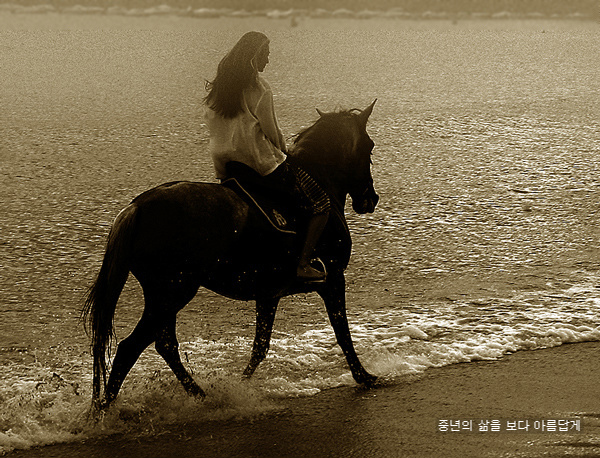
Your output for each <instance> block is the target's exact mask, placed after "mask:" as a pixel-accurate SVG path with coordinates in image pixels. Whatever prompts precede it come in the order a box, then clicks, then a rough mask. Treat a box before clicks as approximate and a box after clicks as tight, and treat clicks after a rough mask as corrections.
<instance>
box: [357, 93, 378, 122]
mask: <svg viewBox="0 0 600 458" xmlns="http://www.w3.org/2000/svg"><path fill="white" fill-rule="evenodd" d="M375 102H377V99H375V100H373V103H372V104H371V105H369V106H368V107H367V108H365V109H364V110H363V111H361V112H360V114H359V115H358V117H359V118H360V120H361V121H362V123H363V124H364V125H365V126H366V125H367V121H368V120H369V116H371V113H373V107H374V106H375Z"/></svg>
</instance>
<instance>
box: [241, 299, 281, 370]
mask: <svg viewBox="0 0 600 458" xmlns="http://www.w3.org/2000/svg"><path fill="white" fill-rule="evenodd" d="M277 304H279V298H269V299H258V300H257V301H256V335H255V337H254V345H253V346H252V356H251V357H250V362H249V363H248V367H246V370H245V371H244V377H246V378H249V377H251V376H252V374H254V371H255V370H256V368H257V367H258V365H259V364H260V363H261V361H262V360H263V359H265V357H266V356H267V352H268V351H269V345H270V343H271V332H272V331H273V322H274V321H275V312H276V311H277Z"/></svg>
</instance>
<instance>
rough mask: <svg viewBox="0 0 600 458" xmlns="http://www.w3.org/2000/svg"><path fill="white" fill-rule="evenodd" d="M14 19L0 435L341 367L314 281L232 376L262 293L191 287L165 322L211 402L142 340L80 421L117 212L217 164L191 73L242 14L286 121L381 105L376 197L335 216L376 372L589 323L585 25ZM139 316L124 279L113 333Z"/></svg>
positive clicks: (163, 419)
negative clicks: (267, 50) (88, 309)
mask: <svg viewBox="0 0 600 458" xmlns="http://www.w3.org/2000/svg"><path fill="white" fill-rule="evenodd" d="M7 21H8V19H6V15H3V13H0V24H4V25H5V27H4V29H5V31H3V32H0V35H1V40H0V42H1V45H0V78H1V79H2V81H3V84H2V85H1V86H0V105H1V106H2V107H3V109H2V111H1V112H0V138H2V143H0V159H1V164H2V166H1V168H0V176H1V177H2V179H1V180H0V199H1V202H0V203H1V205H2V209H3V210H2V212H0V252H1V254H0V259H1V260H2V261H1V264H0V269H1V275H0V294H1V296H0V361H2V368H1V369H0V370H1V371H2V372H1V377H0V401H1V403H0V451H8V450H12V449H14V448H23V447H29V446H32V445H40V444H46V443H52V442H56V441H64V440H71V439H73V438H84V437H91V436H96V435H98V434H105V433H111V432H130V433H133V434H140V435H143V434H145V433H148V431H150V430H152V431H154V428H158V429H159V430H160V428H161V425H167V424H170V423H172V422H179V421H186V419H188V418H194V419H198V418H200V419H202V418H205V419H217V420H218V419H225V418H230V417H232V416H252V415H256V414H259V413H261V412H264V411H269V410H270V409H274V408H276V407H275V404H274V401H275V400H277V399H281V398H287V397H291V396H297V395H308V396H310V395H313V394H314V393H317V392H319V391H320V390H323V389H325V388H329V387H334V386H340V385H352V384H353V381H352V379H351V376H350V375H349V372H348V370H347V367H346V364H345V361H344V360H343V357H342V355H341V352H340V351H339V349H338V347H337V345H336V344H335V339H334V336H333V331H332V329H331V327H330V325H329V324H328V322H327V317H326V313H325V310H324V308H323V305H322V304H321V303H320V301H319V300H318V298H317V296H315V295H306V296H298V297H294V298H287V299H285V300H283V301H282V302H281V306H280V310H279V312H278V317H277V321H276V323H275V333H274V338H273V343H272V346H271V351H270V354H269V357H268V358H267V360H266V361H265V362H264V363H263V364H262V365H261V367H260V369H259V370H258V371H257V374H256V377H255V378H254V380H253V381H252V382H250V383H241V382H240V377H239V374H240V373H241V371H242V370H243V368H244V367H245V364H246V363H247V358H248V357H249V352H250V346H251V341H252V338H253V332H254V329H253V320H254V311H253V304H252V303H243V302H235V301H230V300H226V299H223V298H221V297H220V296H217V295H215V294H214V293H211V292H209V291H201V292H200V293H199V294H198V296H197V297H196V298H195V299H194V301H193V302H192V303H191V304H190V305H188V307H187V308H186V309H185V310H184V311H182V312H181V313H180V318H179V328H178V333H179V340H180V342H181V350H182V352H183V354H184V360H185V361H186V364H187V365H188V367H189V368H190V369H191V370H193V372H194V375H195V377H196V379H197V380H198V382H199V383H200V384H201V385H202V386H203V387H204V388H206V391H207V392H208V400H207V401H206V402H205V403H203V404H202V403H198V402H196V401H194V400H191V399H188V398H187V397H186V396H185V394H184V393H183V390H182V389H181V388H180V386H179V385H178V384H177V383H176V382H175V381H174V377H173V376H172V374H171V373H170V371H169V370H168V369H167V368H166V366H165V365H164V363H163V362H162V360H160V358H159V357H158V356H157V355H156V354H155V352H154V350H148V351H147V352H146V353H145V354H144V355H143V357H142V359H141V360H140V362H138V364H137V365H136V367H135V368H134V370H133V372H132V373H131V375H130V376H129V377H128V379H127V380H126V382H125V386H124V389H123V391H122V393H121V396H120V398H119V401H118V403H117V406H116V407H115V409H114V411H113V412H111V413H109V415H108V417H107V418H106V419H105V421H104V423H103V424H102V427H101V428H91V427H90V426H87V424H86V422H85V414H86V410H87V407H88V405H89V398H90V378H91V364H90V356H89V354H88V347H87V338H86V336H85V334H84V332H83V330H82V327H81V325H80V323H79V322H78V317H79V310H80V308H81V305H82V298H83V295H84V294H85V291H86V289H87V288H88V287H89V285H90V282H91V281H92V280H93V278H94V275H95V274H96V272H97V270H98V268H99V264H100V262H101V259H102V256H103V248H104V246H103V245H104V240H105V237H106V235H107V232H108V229H109V227H110V224H111V222H112V220H113V218H114V217H115V216H116V214H117V213H118V212H119V210H120V209H121V208H122V207H123V206H125V205H126V204H127V203H128V202H129V201H130V200H131V199H132V198H133V197H135V196H136V195H137V194H139V193H141V192H142V191H144V190H146V189H148V188H149V187H152V186H154V185H156V184H159V183H161V182H166V181H171V180H180V179H193V180H209V181H212V180H213V176H212V175H213V173H212V166H211V164H210V159H209V158H208V157H207V154H206V143H207V135H206V129H205V127H204V126H203V125H202V119H201V116H200V107H201V97H202V96H203V94H204V90H203V82H204V79H207V78H212V76H213V72H214V69H215V66H216V64H217V62H218V60H219V58H220V57H221V56H222V55H223V54H224V52H226V50H227V49H228V48H229V47H230V46H231V45H232V44H233V43H234V42H235V41H236V40H237V38H238V37H239V35H240V34H241V33H242V31H243V30H246V29H248V28H259V29H266V30H267V31H268V34H269V36H270V38H271V40H272V46H271V48H272V54H271V64H270V65H269V67H268V68H267V71H266V73H265V77H266V78H267V79H269V81H270V82H271V85H272V87H273V89H274V91H275V98H276V99H275V103H276V107H277V110H278V114H279V118H280V123H281V125H282V128H283V130H284V132H285V133H286V134H288V135H289V136H291V135H292V134H293V133H295V132H297V131H299V130H300V129H301V128H302V127H303V126H306V125H309V124H310V123H312V121H314V119H315V117H316V112H315V111H314V108H315V107H319V108H320V109H322V110H332V109H336V108H339V107H346V108H350V107H359V108H364V107H365V106H367V105H368V104H369V103H370V102H371V101H372V100H373V99H374V98H378V102H377V105H376V108H375V111H374V113H373V116H372V117H371V120H370V125H369V132H370V134H371V137H372V138H373V140H374V141H375V143H376V149H375V152H374V158H373V160H374V167H373V174H374V178H375V185H376V189H377V191H378V192H379V194H380V197H381V200H380V204H379V206H378V208H377V210H376V212H375V213H374V214H373V215H372V216H360V215H355V214H353V213H352V212H351V209H350V208H348V209H347V215H348V221H349V224H350V227H351V231H352V235H353V240H354V248H353V258H352V261H351V264H350V266H349V268H348V272H347V281H348V288H347V291H348V296H347V297H348V313H349V319H350V322H351V328H352V332H353V336H354V340H355V342H356V346H357V350H358V352H359V355H360V356H361V359H362V361H363V362H364V364H365V366H366V367H367V369H369V370H370V371H372V372H373V373H375V374H378V375H380V376H382V377H383V378H384V379H387V380H391V381H392V382H393V381H394V380H396V379H399V378H402V377H404V376H406V375H407V374H414V373H419V372H422V371H423V370H426V369H427V368H428V367H432V366H441V365H446V364H452V363H456V362H466V361H472V360H479V359H493V358H498V357H500V356H501V355H503V354H505V353H506V352H512V351H517V350H529V349H535V348H540V347H548V346H555V345H560V344H561V343H564V342H577V341H584V340H600V327H599V326H600V320H599V319H598V309H599V308H600V282H599V280H600V278H599V277H600V274H599V271H598V255H599V249H598V238H599V237H598V236H599V235H600V234H599V231H600V229H598V227H599V226H598V224H597V223H598V214H597V212H598V202H599V201H600V181H599V180H600V179H599V178H598V177H599V173H598V172H599V168H600V165H599V159H598V158H599V157H600V156H599V153H600V135H599V132H600V122H599V121H598V119H599V118H598V113H599V112H600V95H599V93H598V89H597V81H598V80H599V76H600V75H599V73H600V70H599V69H600V65H599V64H600V62H599V59H600V57H599V56H600V53H599V52H598V51H600V50H599V47H600V45H599V44H600V36H599V33H598V27H597V24H592V23H568V22H560V21H556V22H536V21H532V22H529V23H513V22H500V23H499V22H474V23H469V24H459V25H453V24H451V23H450V22H448V23H445V22H427V23H418V22H415V23H413V22H397V23H392V22H376V21H374V22H372V23H369V22H368V21H367V22H364V21H361V22H333V21H329V22H323V21H319V22H318V24H317V23H313V22H309V21H307V22H305V23H303V24H301V26H300V27H298V28H295V29H289V28H287V23H283V22H269V21H266V22H265V21H263V22H261V21H259V20H256V19H253V20H248V22H243V21H238V22H228V27H225V28H223V27H222V25H223V22H219V21H214V22H210V21H191V20H187V19H181V18H122V17H118V18H110V17H104V16H102V17H77V19H74V21H75V24H76V25H77V26H73V25H72V23H70V22H67V21H65V18H64V17H63V16H60V15H55V16H54V15H46V16H35V17H34V16H31V17H29V19H27V18H23V17H19V19H18V21H20V22H22V23H23V24H25V25H24V26H23V24H21V23H20V22H18V23H17V25H19V27H16V26H15V23H14V22H10V23H9V22H7ZM27 21H29V22H27ZM128 21H129V22H128ZM144 21H146V22H144ZM6 24H11V26H10V27H9V26H6ZM67 24H68V26H67ZM357 24H359V25H357ZM369 24H370V25H369ZM358 28H360V30H357V29H358ZM7 29H21V30H12V31H8V30H7ZM307 29H310V32H307ZM140 313H141V294H140V290H139V288H138V286H137V284H136V283H135V281H133V280H132V281H130V283H129V284H128V285H127V287H126V290H125V292H124V293H123V296H122V299H121V302H120V304H119V308H118V311H117V318H116V319H117V323H116V324H117V334H118V336H119V338H124V337H125V336H126V335H127V333H128V332H129V330H130V329H131V328H132V326H133V325H135V323H136V320H137V319H138V317H139V314H140Z"/></svg>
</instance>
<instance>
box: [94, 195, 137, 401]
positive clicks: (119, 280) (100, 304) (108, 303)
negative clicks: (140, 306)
mask: <svg viewBox="0 0 600 458" xmlns="http://www.w3.org/2000/svg"><path fill="white" fill-rule="evenodd" d="M135 215H136V206H135V205H133V204H132V205H129V206H128V207H126V208H125V209H124V210H123V211H122V212H121V213H119V215H118V216H117V218H116V219H115V222H114V223H113V226H112V228H111V230H110V233H109V235H108V241H107V244H106V253H105V254H104V260H103V261H102V267H101V268H100V272H99V273H98V277H97V278H96V281H95V282H94V284H93V285H92V287H91V288H90V290H89V291H88V294H87V299H86V301H85V306H84V308H83V311H82V320H83V323H84V326H85V329H86V332H87V333H88V334H91V340H92V343H91V348H92V355H93V361H94V362H93V392H92V393H93V394H92V400H93V402H94V403H98V402H99V401H100V393H101V391H100V388H101V380H102V387H103V388H104V389H106V372H107V362H106V360H107V357H110V344H111V341H112V339H113V337H114V329H113V325H114V315H115V309H116V308H117V301H118V300H119V296H120V295H121V291H122V290H123V287H124V286H125V282H126V281H127V277H128V275H129V252H130V249H131V238H132V232H133V229H134V226H135Z"/></svg>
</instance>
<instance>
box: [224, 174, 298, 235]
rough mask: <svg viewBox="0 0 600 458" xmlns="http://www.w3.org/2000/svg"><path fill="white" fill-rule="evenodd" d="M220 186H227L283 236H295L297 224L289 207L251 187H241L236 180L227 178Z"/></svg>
mask: <svg viewBox="0 0 600 458" xmlns="http://www.w3.org/2000/svg"><path fill="white" fill-rule="evenodd" d="M221 185H223V186H227V187H228V188H229V189H231V190H233V191H235V192H236V193H237V195H238V196H240V197H241V198H242V199H244V201H246V202H247V203H248V204H250V205H254V206H255V207H256V208H257V209H258V210H259V211H260V212H261V213H262V214H263V215H264V217H265V218H266V220H267V221H268V222H269V223H270V224H271V226H273V228H274V229H276V230H277V231H279V232H283V233H285V234H290V235H296V232H297V228H296V225H297V222H296V218H295V216H294V214H293V211H292V210H290V208H289V206H286V205H284V204H282V203H281V201H277V200H276V199H274V198H272V197H269V196H268V195H267V194H266V193H264V192H260V191H259V190H256V189H252V190H250V188H251V187H248V186H243V185H242V184H241V183H240V182H239V181H238V180H237V179H236V178H228V179H227V180H225V181H223V182H222V183H221ZM286 207H288V208H286Z"/></svg>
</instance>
